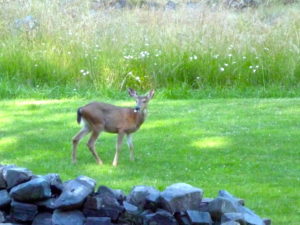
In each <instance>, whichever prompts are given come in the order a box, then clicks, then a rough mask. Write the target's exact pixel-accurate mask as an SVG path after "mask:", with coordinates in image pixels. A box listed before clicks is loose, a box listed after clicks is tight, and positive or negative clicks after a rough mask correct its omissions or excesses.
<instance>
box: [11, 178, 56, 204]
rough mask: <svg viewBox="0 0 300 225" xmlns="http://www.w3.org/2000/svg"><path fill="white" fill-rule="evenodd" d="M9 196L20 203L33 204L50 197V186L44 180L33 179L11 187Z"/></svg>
mask: <svg viewBox="0 0 300 225" xmlns="http://www.w3.org/2000/svg"><path fill="white" fill-rule="evenodd" d="M9 194H10V196H11V197H12V198H13V199H14V200H16V201H21V202H33V201H38V200H43V199H46V198H50V197H51V189H50V184H49V182H48V181H46V180H45V179H44V178H35V179H32V180H30V181H27V182H25V183H22V184H19V185H17V186H15V187H13V188H12V189H11V191H10V193H9Z"/></svg>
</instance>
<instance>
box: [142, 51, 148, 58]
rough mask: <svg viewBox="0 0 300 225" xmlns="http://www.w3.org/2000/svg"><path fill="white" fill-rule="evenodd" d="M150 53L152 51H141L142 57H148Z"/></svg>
mask: <svg viewBox="0 0 300 225" xmlns="http://www.w3.org/2000/svg"><path fill="white" fill-rule="evenodd" d="M149 55H150V53H149V52H147V51H141V52H140V58H146V57H148V56H149Z"/></svg>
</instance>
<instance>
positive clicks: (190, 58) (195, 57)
mask: <svg viewBox="0 0 300 225" xmlns="http://www.w3.org/2000/svg"><path fill="white" fill-rule="evenodd" d="M197 59H198V56H196V55H192V56H190V57H189V60H190V61H193V60H197Z"/></svg>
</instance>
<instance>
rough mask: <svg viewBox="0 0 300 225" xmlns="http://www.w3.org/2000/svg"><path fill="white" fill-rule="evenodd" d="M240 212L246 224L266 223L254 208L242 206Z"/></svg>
mask: <svg viewBox="0 0 300 225" xmlns="http://www.w3.org/2000/svg"><path fill="white" fill-rule="evenodd" d="M239 212H241V213H242V214H243V216H244V221H245V222H246V224H251V225H265V223H264V221H263V220H262V219H261V218H260V217H259V216H258V215H256V214H255V213H254V212H253V211H252V210H250V209H248V208H246V207H243V206H241V207H240V209H239Z"/></svg>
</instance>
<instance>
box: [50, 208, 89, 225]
mask: <svg viewBox="0 0 300 225" xmlns="http://www.w3.org/2000/svg"><path fill="white" fill-rule="evenodd" d="M84 223H85V217H84V215H83V214H82V212H81V211H79V210H72V211H61V210H58V209H57V210H55V211H54V212H53V215H52V224H53V225H84Z"/></svg>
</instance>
